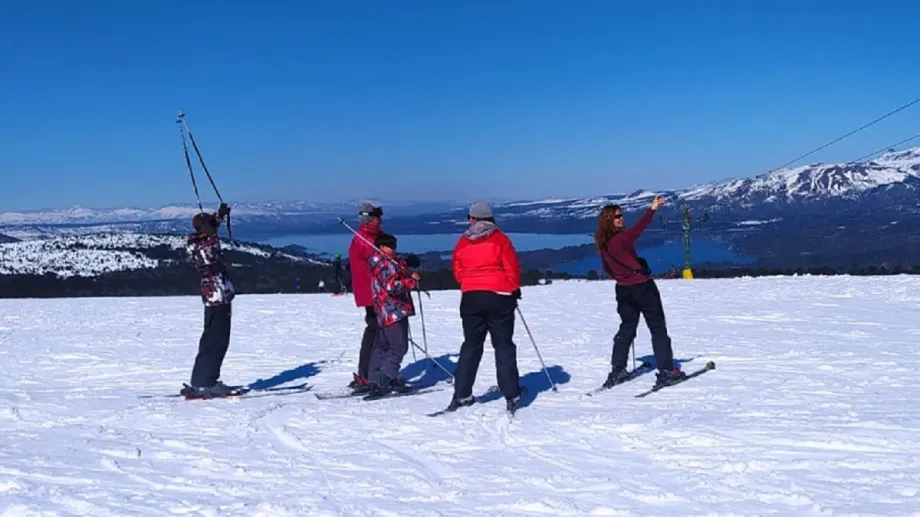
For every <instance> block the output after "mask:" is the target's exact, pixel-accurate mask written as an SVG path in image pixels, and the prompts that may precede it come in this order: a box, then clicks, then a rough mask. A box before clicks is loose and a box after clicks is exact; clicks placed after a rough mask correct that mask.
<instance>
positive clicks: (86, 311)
mask: <svg viewBox="0 0 920 517" xmlns="http://www.w3.org/2000/svg"><path fill="white" fill-rule="evenodd" d="M659 286H660V290H661V292H662V296H663V299H664V304H665V309H666V311H667V317H668V323H669V325H670V331H671V335H672V338H673V341H674V348H675V356H676V357H677V358H678V359H680V360H681V362H682V364H683V368H684V369H685V370H688V371H690V370H694V369H696V368H699V367H701V366H702V365H703V364H704V363H705V362H706V361H708V360H712V361H715V362H716V364H717V369H716V370H715V371H712V372H709V373H707V374H705V375H703V376H701V377H698V378H695V379H692V380H690V381H688V382H687V383H686V384H683V385H680V386H675V387H672V388H667V389H665V390H663V391H661V392H659V393H656V394H653V395H651V396H649V397H647V398H644V399H639V398H634V397H633V395H634V394H637V393H639V392H640V391H643V390H645V389H646V388H648V387H649V386H650V385H651V383H652V382H653V376H652V375H645V376H642V377H640V378H639V379H637V380H635V381H633V382H632V383H630V384H627V385H624V386H620V387H617V388H614V389H613V390H611V391H608V392H606V393H604V394H602V395H600V396H597V397H586V396H585V392H587V391H588V390H590V389H592V388H594V387H595V386H597V385H598V384H599V383H600V382H602V381H603V379H604V377H605V376H606V374H607V370H608V360H609V354H610V342H611V336H612V335H613V333H614V332H615V331H616V325H617V319H616V310H615V302H614V293H613V286H612V285H611V284H610V283H607V282H577V281H573V282H555V283H553V284H552V285H549V286H538V287H528V288H525V289H524V293H523V300H522V302H521V309H522V311H523V313H524V315H525V316H526V318H527V323H528V324H529V326H530V329H531V330H532V332H533V335H534V336H535V338H536V340H537V342H538V344H539V346H540V352H541V353H542V355H543V358H544V359H545V360H546V362H547V365H548V366H549V368H550V371H551V372H552V374H553V378H554V379H555V382H556V383H557V384H558V386H559V392H558V393H554V392H552V391H550V390H549V389H548V382H547V381H546V377H545V376H544V374H543V373H542V371H541V370H540V362H539V360H538V359H537V356H536V354H535V353H534V349H533V347H532V346H531V344H530V342H529V341H528V338H527V334H526V332H525V331H524V328H523V326H522V325H521V324H520V322H519V323H518V328H517V331H516V341H517V343H518V346H519V353H518V359H519V364H520V370H521V374H522V376H523V383H524V384H525V385H527V386H529V387H530V389H531V391H532V392H533V393H536V397H535V399H534V398H533V397H530V398H531V399H532V400H531V403H530V404H529V405H528V406H527V407H525V408H523V409H521V410H520V411H519V412H518V415H517V416H516V417H515V419H514V421H513V422H509V420H508V419H507V418H506V416H505V415H504V411H503V409H504V404H503V402H502V401H501V400H500V399H495V398H492V400H489V401H488V402H486V403H482V404H477V405H474V406H472V407H469V408H465V409H463V410H461V412H458V413H455V414H452V415H448V416H441V417H437V418H429V417H426V416H424V414H425V413H427V412H431V411H433V410H437V409H440V408H441V407H443V406H445V405H446V404H447V403H448V400H449V397H450V393H451V392H450V391H449V390H444V391H440V392H435V393H430V394H424V395H417V396H413V397H406V398H400V399H392V400H382V401H376V402H362V401H359V400H355V399H351V400H324V401H323V400H318V399H317V398H315V397H314V396H313V395H312V394H311V393H309V392H308V393H301V394H294V395H287V396H267V397H261V398H252V399H239V400H215V401H196V402H185V401H181V400H179V399H176V398H153V399H143V398H139V395H144V394H159V393H162V394H170V393H175V392H176V391H177V390H178V388H179V387H180V384H181V383H182V382H184V381H187V379H188V376H189V372H190V368H191V363H192V361H193V359H194V356H195V353H196V348H197V340H198V336H199V332H200V328H201V311H202V308H201V305H200V301H199V300H198V299H197V298H195V297H172V298H169V297H166V298H147V299H138V298H118V299H48V300H0V435H2V436H3V440H2V442H0V443H2V445H0V515H2V516H4V517H13V516H39V515H41V516H94V517H97V516H98V517H106V516H125V515H130V516H132V517H145V516H163V515H196V516H218V515H219V516H247V517H251V516H266V517H268V516H272V517H285V516H295V515H296V516H302V515H303V516H306V515H309V516H311V517H313V516H316V517H325V516H339V515H348V516H357V515H368V516H370V515H375V516H377V515H381V516H401V517H414V516H451V517H464V516H483V515H488V516H493V515H494V516H507V517H518V516H533V515H553V516H605V515H621V516H640V515H641V516H674V515H688V516H704V515H705V516H714V517H715V516H719V517H727V516H745V517H747V516H754V515H815V516H818V515H821V516H835V517H840V516H860V517H870V516H880V515H887V516H905V517H908V516H917V515H920V448H918V447H917V445H916V438H917V429H918V428H920V398H918V397H917V394H918V392H917V390H916V388H914V386H915V383H914V379H913V374H914V373H915V372H917V371H918V369H920V356H918V355H917V353H916V343H917V342H918V339H920V325H918V323H917V322H920V294H918V293H920V279H918V278H916V277H907V276H898V277H807V276H806V277H786V278H757V279H730V280H691V281H685V280H668V281H660V282H659ZM702 300H706V303H700V301H702ZM458 302H459V293H457V292H454V291H450V292H434V293H432V297H431V299H427V298H426V299H425V300H424V310H425V321H426V323H427V324H428V329H427V330H428V342H429V346H430V350H431V351H432V353H433V355H435V356H438V357H439V359H440V360H441V361H442V363H443V364H445V365H447V366H448V367H450V368H452V366H453V364H452V363H454V362H455V361H456V355H454V354H456V352H457V351H458V349H459V344H460V342H461V340H462V338H461V335H462V334H461V325H460V320H459V316H458V312H457V308H458ZM912 314H913V316H911V315H912ZM362 320H363V311H361V310H359V309H357V308H355V306H354V302H353V300H352V299H351V297H330V296H326V295H265V296H240V297H239V298H238V301H237V302H236V304H235V307H234V322H233V324H234V330H233V337H232V342H231V348H230V351H229V353H228V355H227V358H226V362H225V364H224V370H223V378H224V380H225V381H226V382H229V383H239V384H248V383H258V384H260V385H262V386H274V385H277V386H290V385H297V384H302V383H309V384H311V385H312V386H313V387H314V392H317V393H319V392H333V391H336V390H338V389H340V388H341V387H343V386H344V385H345V384H346V383H347V382H348V381H349V380H350V378H351V372H352V369H353V367H354V363H355V361H356V359H357V352H358V351H357V348H358V343H359V341H360V334H361V332H362ZM412 324H413V331H414V334H415V336H416V338H417V339H420V336H421V329H420V326H419V320H418V318H417V317H416V318H414V319H413V322H412ZM636 351H637V353H638V355H639V356H640V358H641V357H642V356H646V355H650V354H651V351H650V345H649V336H648V331H647V330H646V329H645V327H644V325H643V326H641V327H640V329H639V336H638V338H637V340H636ZM420 357H421V356H420ZM404 365H405V367H406V370H405V373H406V375H408V376H409V377H418V376H424V377H426V378H427V379H429V380H431V379H437V378H439V377H438V374H437V371H435V370H432V371H427V372H426V371H424V367H425V366H430V363H427V362H425V361H421V360H420V362H418V363H413V360H412V354H411V353H410V354H409V355H408V356H407V358H406V361H405V363H404ZM494 383H495V373H494V366H493V356H492V351H491V348H490V347H489V346H487V348H486V353H485V355H484V358H483V361H482V365H481V367H480V371H479V377H478V382H477V384H476V387H475V390H474V393H476V394H482V393H484V392H486V391H487V390H488V389H489V387H490V386H492V385H493V384H494Z"/></svg>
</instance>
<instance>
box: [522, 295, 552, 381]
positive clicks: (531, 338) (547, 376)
mask: <svg viewBox="0 0 920 517" xmlns="http://www.w3.org/2000/svg"><path fill="white" fill-rule="evenodd" d="M517 313H518V315H519V316H520V317H521V323H523V324H524V330H526V331H527V335H528V336H529V337H530V342H531V343H532V344H533V349H534V351H536V352H537V357H539V358H540V364H542V365H543V373H545V374H546V378H547V379H549V385H550V386H552V388H553V391H555V392H558V391H559V389H557V388H556V383H554V382H553V378H552V377H550V375H549V370H547V369H546V363H545V362H543V356H542V355H540V349H539V348H537V342H536V340H535V339H534V338H533V334H532V333H531V332H530V327H529V326H528V325H527V320H526V319H524V313H523V312H521V308H520V307H517Z"/></svg>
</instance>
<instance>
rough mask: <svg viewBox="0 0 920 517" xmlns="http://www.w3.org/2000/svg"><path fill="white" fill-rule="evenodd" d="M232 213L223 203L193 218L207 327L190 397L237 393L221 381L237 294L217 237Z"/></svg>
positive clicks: (191, 242) (192, 245) (191, 248)
mask: <svg viewBox="0 0 920 517" xmlns="http://www.w3.org/2000/svg"><path fill="white" fill-rule="evenodd" d="M228 215H230V207H229V206H227V205H226V203H221V205H220V208H219V209H218V210H217V212H216V213H214V214H207V213H204V212H202V213H199V214H197V215H196V216H195V217H194V218H193V219H192V226H193V227H194V228H195V233H193V234H191V235H189V237H188V244H187V249H188V252H189V255H190V256H191V258H192V260H193V261H194V262H195V266H196V267H197V269H198V273H199V274H200V275H201V282H200V285H201V300H202V302H203V303H204V306H205V307H204V330H203V331H202V333H201V339H200V340H199V342H198V355H197V356H196V357H195V365H194V367H193V368H192V378H191V383H190V384H186V385H185V387H184V388H183V389H182V391H181V392H180V394H182V395H184V396H185V397H187V398H209V397H224V396H227V395H231V394H232V393H233V392H234V390H233V388H230V387H229V386H227V385H225V384H224V383H223V382H221V381H220V380H219V379H220V369H221V366H222V365H223V362H224V356H226V354H227V348H228V347H229V345H230V320H231V312H232V311H231V305H232V301H233V298H234V297H235V296H236V292H235V290H234V287H233V282H232V281H231V280H230V276H229V274H228V273H227V266H226V264H225V262H224V256H223V252H222V251H221V248H220V239H219V238H218V236H217V231H218V228H220V223H221V221H222V220H223V219H224V218H225V217H227V216H228Z"/></svg>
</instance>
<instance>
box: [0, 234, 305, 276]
mask: <svg viewBox="0 0 920 517" xmlns="http://www.w3.org/2000/svg"><path fill="white" fill-rule="evenodd" d="M185 245H186V239H185V237H183V236H180V235H146V234H108V235H86V236H77V237H56V238H52V239H44V240H31V241H22V242H12V243H5V244H0V275H45V274H52V275H55V276H57V277H61V278H67V277H73V276H81V277H92V276H97V275H100V274H104V273H111V272H115V271H128V270H138V269H155V268H157V267H160V266H162V265H168V264H173V263H176V262H177V261H180V260H182V259H183V258H184V255H183V254H184V253H185ZM222 246H223V249H224V250H226V251H236V252H240V253H246V254H249V255H253V256H256V257H261V258H269V257H275V258H280V259H283V260H288V261H292V262H307V263H313V264H317V265H321V264H323V263H322V262H319V261H315V260H313V259H309V258H305V257H298V256H295V255H291V254H287V253H280V252H277V251H273V250H271V249H270V248H267V247H258V246H254V245H250V244H241V243H237V242H224V243H223V244H222ZM158 248H165V249H167V250H170V251H173V252H175V253H173V254H170V256H169V258H163V257H162V254H161V253H157V249H158Z"/></svg>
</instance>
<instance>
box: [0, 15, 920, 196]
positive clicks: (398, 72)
mask: <svg viewBox="0 0 920 517" xmlns="http://www.w3.org/2000/svg"><path fill="white" fill-rule="evenodd" d="M640 3H641V4H642V5H639V4H640ZM918 15H920V4H916V3H913V4H912V3H908V2H903V3H888V4H884V3H882V2H878V3H873V4H872V5H871V6H870V4H869V3H866V2H856V1H850V0H842V1H834V2H831V1H827V2H818V1H808V0H799V1H791V0H777V1H775V2H753V1H737V2H728V1H725V2H686V1H684V2H680V1H668V2H665V1H653V0H649V1H648V2H625V1H616V0H610V1H597V2H595V1H587V0H585V1H579V2H563V1H555V2H550V1H544V0H530V1H524V0H509V1H503V2H492V1H485V0H473V1H467V2H431V1H406V2H400V1H395V0H394V1H392V2H380V1H363V2H362V1H344V0H343V1H335V2H319V1H315V2H314V1H298V0H277V1H269V2H239V1H233V0H227V1H223V2H204V1H201V0H190V1H183V2H179V1H173V0H157V1H151V2H140V1H135V2H125V1H119V0H87V1H81V2H73V1H51V0H36V1H33V2H15V3H14V2H3V3H0V63H3V72H2V80H0V96H2V99H3V102H0V175H2V177H3V186H2V188H0V210H21V209H32V208H50V207H66V206H73V205H81V206H97V207H111V206H124V205H131V206H147V205H158V204H165V203H172V202H192V201H193V200H194V198H193V194H192V190H191V186H190V183H189V179H188V173H187V171H186V169H185V163H184V160H183V157H182V152H181V145H180V141H179V134H178V131H177V129H176V126H175V124H174V120H175V116H176V112H177V111H178V110H179V109H181V110H184V111H185V112H186V114H187V117H188V121H189V124H190V125H191V128H192V130H193V133H194V135H195V137H196V139H197V140H198V143H199V145H200V146H201V149H202V152H203V154H204V157H205V160H206V161H207V163H208V166H209V168H210V169H211V170H212V172H213V173H214V175H215V177H216V180H217V182H218V186H219V187H220V189H221V191H222V193H223V194H224V196H225V197H226V198H229V199H233V200H269V199H302V200H317V201H334V200H338V199H346V198H347V199H354V198H365V197H376V198H382V199H404V200H406V199H408V200H424V199H431V200H435V199H437V200H442V199H451V198H460V199H469V198H480V197H486V198H508V197H515V198H531V197H543V196H549V195H594V194H604V193H614V192H624V191H630V190H634V189H638V188H653V189H658V188H678V187H684V186H689V185H692V184H696V183H700V182H706V181H711V180H717V179H721V178H725V177H730V176H750V175H755V174H758V173H760V172H763V171H765V170H768V169H771V168H774V167H776V166H778V165H780V164H781V163H783V162H785V161H787V160H789V159H791V158H794V157H795V156H797V155H799V154H801V153H803V152H806V151H808V150H810V149H812V148H814V147H817V146H818V145H821V144H823V143H825V142H826V141H828V140H830V139H832V138H834V137H836V136H839V135H841V134H843V133H845V132H846V131H848V130H851V129H853V128H855V127H857V126H859V125H861V124H863V123H865V122H868V121H870V120H872V119H874V118H876V117H878V116H880V115H882V114H883V113H885V112H887V111H889V110H890V109H893V108H895V107H898V106H900V105H902V104H904V103H906V102H908V101H910V100H912V99H914V98H916V97H920V68H918V67H917V66H915V65H916V56H917V55H918V50H920V43H918V42H917V40H916V28H915V26H914V20H916V19H917V17H918ZM918 115H920V105H917V106H915V107H913V108H910V109H908V110H905V111H904V112H901V113H899V114H897V115H895V116H893V117H891V118H889V119H887V120H885V121H883V122H881V123H880V124H878V125H876V126H873V127H872V128H870V129H868V130H866V131H864V132H862V133H860V134H858V135H855V136H853V137H851V138H848V139H846V140H844V141H843V142H841V143H839V144H836V145H834V146H832V147H830V148H829V149H827V150H825V151H823V152H821V153H819V154H817V155H814V156H812V157H809V158H808V159H807V160H805V161H806V162H811V161H819V160H820V161H832V160H834V161H835V160H847V159H853V158H856V157H859V156H861V155H863V154H865V153H868V152H870V151H873V150H875V149H876V148H878V147H883V146H885V145H887V144H890V143H893V142H896V141H898V140H900V139H903V138H906V137H908V136H910V135H913V134H915V133H920V124H918V123H917V122H918V120H920V117H918ZM918 145H920V144H918ZM196 172H200V169H197V168H196ZM200 181H205V180H204V178H203V177H202V178H200ZM202 189H203V190H202V192H203V194H206V193H207V195H205V198H206V200H208V199H213V196H212V195H210V194H209V193H208V189H207V186H206V185H203V186H202Z"/></svg>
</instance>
